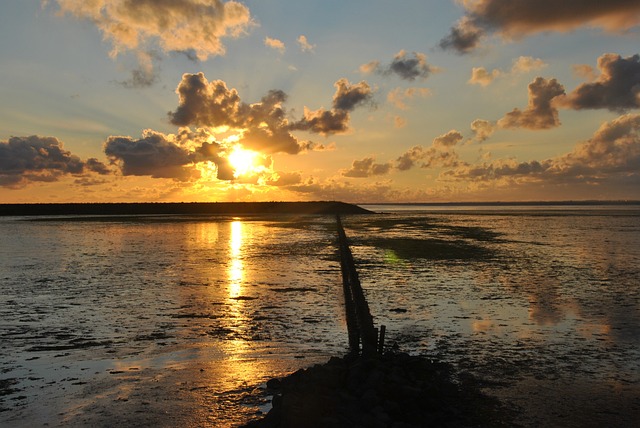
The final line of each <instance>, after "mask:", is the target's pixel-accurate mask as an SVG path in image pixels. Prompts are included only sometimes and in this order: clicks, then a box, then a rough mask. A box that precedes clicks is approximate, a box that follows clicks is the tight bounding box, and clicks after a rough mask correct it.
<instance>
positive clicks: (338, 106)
mask: <svg viewBox="0 0 640 428" xmlns="http://www.w3.org/2000/svg"><path fill="white" fill-rule="evenodd" d="M334 86H335V88H336V92H335V94H334V95H333V108H332V109H331V110H324V109H319V110H310V109H308V108H307V107H305V108H304V115H303V118H302V119H301V120H299V121H298V122H295V123H292V124H291V127H290V129H296V130H304V131H310V132H314V133H317V134H322V135H329V134H337V133H344V132H346V131H347V130H348V129H349V121H350V115H349V112H351V111H353V110H354V109H355V108H356V107H358V106H360V105H363V104H367V103H370V102H371V100H372V98H373V90H372V89H371V87H370V86H369V84H368V83H367V82H365V81H361V82H359V83H356V84H351V83H349V81H348V80H347V79H345V78H342V79H339V80H338V81H337V82H336V83H335V84H334Z"/></svg>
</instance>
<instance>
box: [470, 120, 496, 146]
mask: <svg viewBox="0 0 640 428" xmlns="http://www.w3.org/2000/svg"><path fill="white" fill-rule="evenodd" d="M495 130H496V125H495V124H493V123H491V122H489V121H488V120H483V119H476V120H474V121H473V122H471V131H473V134H474V135H475V137H474V139H475V140H476V141H478V142H483V141H485V140H487V139H488V138H489V137H490V136H491V135H492V134H493V133H494V132H495Z"/></svg>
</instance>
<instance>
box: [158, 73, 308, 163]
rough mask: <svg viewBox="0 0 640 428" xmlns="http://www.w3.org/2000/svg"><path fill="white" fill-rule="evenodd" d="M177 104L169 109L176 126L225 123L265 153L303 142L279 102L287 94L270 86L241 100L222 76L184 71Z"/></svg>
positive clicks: (245, 142)
mask: <svg viewBox="0 0 640 428" xmlns="http://www.w3.org/2000/svg"><path fill="white" fill-rule="evenodd" d="M176 92H177V93H178V96H179V104H178V108H177V109H176V111H174V112H169V118H170V121H171V123H173V124H174V125H178V126H190V125H196V126H207V127H218V126H228V127H230V128H234V129H238V130H241V131H243V134H242V138H241V141H240V142H241V143H242V144H243V145H244V146H245V147H248V148H252V149H255V150H259V151H262V152H266V153H290V154H295V153H298V152H300V151H302V150H303V149H304V148H305V147H306V146H305V143H304V142H301V141H298V139H297V138H296V137H294V136H293V135H291V133H290V132H289V130H290V129H296V128H295V127H292V126H291V125H290V123H289V121H288V120H287V118H286V112H285V110H284V109H283V108H282V103H284V102H285V101H286V99H287V95H286V94H285V93H284V92H283V91H280V90H271V91H269V93H268V94H267V95H265V96H264V97H263V98H262V99H261V100H260V102H258V103H255V104H247V103H244V102H243V101H242V100H241V99H240V96H239V95H238V91H237V90H235V89H229V88H227V85H226V83H225V82H223V81H222V80H214V81H212V82H209V81H208V80H207V79H206V78H205V77H204V74H203V73H198V74H184V75H183V76H182V81H181V82H180V84H179V85H178V88H177V90H176Z"/></svg>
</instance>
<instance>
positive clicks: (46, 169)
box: [0, 0, 640, 203]
mask: <svg viewBox="0 0 640 428" xmlns="http://www.w3.org/2000/svg"><path fill="white" fill-rule="evenodd" d="M639 41H640V0H608V1H602V0H564V1H562V2H558V1H557V0H460V1H454V0H452V1H447V0H432V1H430V0H421V1H418V0H402V1H399V2H393V1H390V0H367V1H361V0H352V1H346V2H345V1H334V0H322V1H316V0H308V1H304V2H300V1H293V0H252V1H222V0H90V1H88V0H48V1H41V0H3V1H2V2H1V3H0V61H1V64H2V65H1V67H0V100H2V102H1V103H0V203H51V202H209V201H279V200H286V201H298V200H300V201H305V200H341V201H345V202H353V203H376V202H467V201H478V202H482V201H505V202H509V201H536V200H538V201H539V200H640V110H639V108H640V56H639V50H640V48H639V46H640V44H639V43H638V42H639Z"/></svg>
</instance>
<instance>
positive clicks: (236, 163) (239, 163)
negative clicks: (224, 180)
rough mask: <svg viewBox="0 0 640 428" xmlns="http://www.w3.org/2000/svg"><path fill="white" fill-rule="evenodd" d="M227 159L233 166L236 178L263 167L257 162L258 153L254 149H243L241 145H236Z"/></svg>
mask: <svg viewBox="0 0 640 428" xmlns="http://www.w3.org/2000/svg"><path fill="white" fill-rule="evenodd" d="M227 159H228V160H229V163H230V164H231V167H232V168H233V171H234V172H233V176H234V177H236V178H238V177H240V176H246V175H251V174H253V173H256V172H259V171H260V170H261V169H262V167H261V166H259V165H258V163H257V161H258V153H257V152H254V151H253V150H247V149H243V148H242V147H241V146H239V145H237V146H234V148H233V150H232V151H231V153H229V156H228V158H227Z"/></svg>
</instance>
